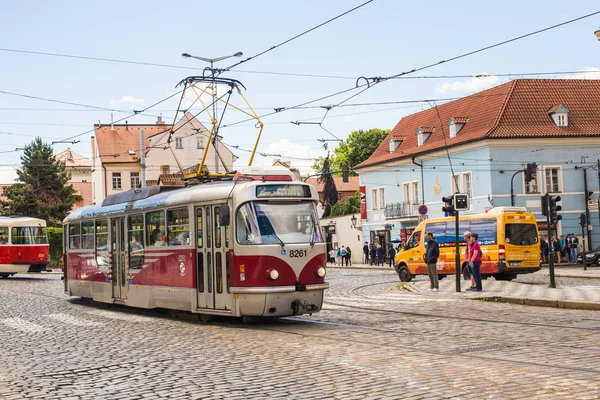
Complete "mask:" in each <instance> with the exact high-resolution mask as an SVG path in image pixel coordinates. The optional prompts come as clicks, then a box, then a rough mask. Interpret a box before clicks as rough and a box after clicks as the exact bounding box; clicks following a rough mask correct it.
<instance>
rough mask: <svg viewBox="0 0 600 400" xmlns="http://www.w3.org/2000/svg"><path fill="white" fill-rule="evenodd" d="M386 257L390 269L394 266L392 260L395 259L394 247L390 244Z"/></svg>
mask: <svg viewBox="0 0 600 400" xmlns="http://www.w3.org/2000/svg"><path fill="white" fill-rule="evenodd" d="M388 257H390V268H391V267H393V266H394V258H396V250H394V245H392V244H391V243H390V249H389V250H388Z"/></svg>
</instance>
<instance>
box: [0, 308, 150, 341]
mask: <svg viewBox="0 0 600 400" xmlns="http://www.w3.org/2000/svg"><path fill="white" fill-rule="evenodd" d="M99 319H100V320H99ZM101 319H106V320H111V321H122V322H129V323H152V322H153V321H156V319H155V318H153V317H146V316H143V315H134V314H129V313H121V312H118V311H108V310H90V311H84V312H82V313H81V314H79V315H78V316H73V315H71V314H66V313H56V314H48V315H43V316H41V317H40V316H35V321H33V320H28V319H24V318H20V317H11V318H2V319H0V327H2V326H3V327H5V328H8V329H0V332H2V331H4V333H8V334H10V333H9V331H10V330H16V331H20V332H24V333H40V332H47V331H51V330H55V329H56V323H57V322H58V323H60V324H61V325H69V326H75V327H99V326H103V325H106V324H107V323H110V322H109V321H102V320H101ZM1 336H2V334H1V333H0V337H1Z"/></svg>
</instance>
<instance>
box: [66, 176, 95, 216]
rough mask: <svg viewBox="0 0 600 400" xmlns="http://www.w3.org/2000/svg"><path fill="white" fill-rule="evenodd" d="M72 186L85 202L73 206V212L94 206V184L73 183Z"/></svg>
mask: <svg viewBox="0 0 600 400" xmlns="http://www.w3.org/2000/svg"><path fill="white" fill-rule="evenodd" d="M71 186H73V189H75V191H76V192H77V194H79V195H80V196H81V197H83V200H79V201H78V202H76V203H75V204H74V205H73V210H76V209H78V208H81V207H85V206H91V205H92V199H93V196H92V182H71Z"/></svg>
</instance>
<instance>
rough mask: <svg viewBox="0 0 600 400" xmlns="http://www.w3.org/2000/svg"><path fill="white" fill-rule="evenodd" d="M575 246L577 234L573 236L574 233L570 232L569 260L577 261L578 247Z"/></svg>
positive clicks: (577, 240) (577, 241)
mask: <svg viewBox="0 0 600 400" xmlns="http://www.w3.org/2000/svg"><path fill="white" fill-rule="evenodd" d="M577 246H579V239H577V236H575V234H574V233H571V246H570V250H571V262H572V263H574V262H577V252H578V250H579V249H578V248H577Z"/></svg>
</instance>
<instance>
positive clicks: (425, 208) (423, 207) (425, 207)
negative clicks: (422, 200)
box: [417, 204, 429, 215]
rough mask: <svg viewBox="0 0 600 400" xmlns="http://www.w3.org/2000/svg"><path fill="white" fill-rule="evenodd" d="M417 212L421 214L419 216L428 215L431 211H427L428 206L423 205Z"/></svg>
mask: <svg viewBox="0 0 600 400" xmlns="http://www.w3.org/2000/svg"><path fill="white" fill-rule="evenodd" d="M417 211H418V212H419V215H427V211H429V210H428V209H427V206H426V205H425V204H421V205H420V206H419V209H418V210H417Z"/></svg>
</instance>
